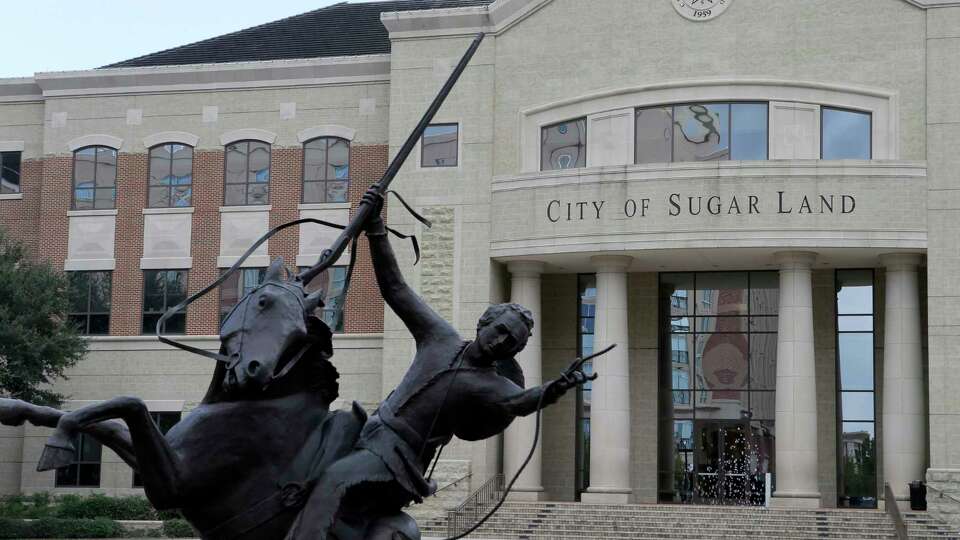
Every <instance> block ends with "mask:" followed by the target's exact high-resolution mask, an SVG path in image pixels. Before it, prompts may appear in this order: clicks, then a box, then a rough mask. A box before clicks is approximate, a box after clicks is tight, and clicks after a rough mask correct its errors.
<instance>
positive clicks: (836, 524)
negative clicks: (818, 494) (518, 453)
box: [421, 502, 960, 540]
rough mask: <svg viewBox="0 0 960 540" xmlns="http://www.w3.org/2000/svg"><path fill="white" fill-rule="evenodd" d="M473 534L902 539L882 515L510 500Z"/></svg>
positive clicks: (951, 534)
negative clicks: (897, 537) (898, 537)
mask: <svg viewBox="0 0 960 540" xmlns="http://www.w3.org/2000/svg"><path fill="white" fill-rule="evenodd" d="M484 510H485V511H486V510H488V509H484ZM483 513H485V512H481V513H480V514H481V515H482V514H483ZM904 517H905V521H906V523H907V528H908V531H909V534H910V538H912V539H918V540H922V539H926V540H933V539H938V540H946V539H951V540H960V535H958V534H957V532H956V531H954V530H952V529H950V528H949V527H947V526H946V525H945V524H943V523H941V522H939V521H937V520H935V519H933V518H932V517H931V516H929V515H927V514H926V513H924V512H907V513H905V516H904ZM421 528H422V530H423V535H424V537H432V538H443V537H446V536H447V534H446V532H447V526H446V520H431V521H428V522H424V523H422V524H421ZM470 536H471V537H473V538H483V539H502V540H546V539H551V540H553V539H557V540H565V539H568V538H569V539H571V540H572V539H577V540H587V539H592V538H596V539H598V540H599V539H603V540H628V539H629V540H641V539H642V540H646V539H654V538H656V539H673V538H677V539H680V538H683V539H696V538H701V537H702V538H711V539H716V538H730V539H734V538H771V539H773V538H776V539H784V540H801V539H814V538H817V539H841V538H848V539H854V538H855V539H859V540H873V539H888V538H895V537H896V534H895V532H894V527H893V522H892V520H891V519H890V517H889V516H888V515H887V514H886V513H885V512H883V511H880V510H841V509H809V510H807V509H788V508H762V507H731V506H719V505H718V506H712V505H709V506H694V505H606V504H581V503H524V502H510V503H507V504H505V505H504V506H503V507H502V508H501V509H500V511H499V512H498V513H497V514H496V515H494V516H493V517H492V518H490V519H489V520H488V521H487V522H486V523H485V524H484V525H483V526H482V527H481V528H480V529H479V530H478V531H476V532H474V533H473V534H471V535H470Z"/></svg>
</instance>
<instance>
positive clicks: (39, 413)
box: [0, 399, 137, 469]
mask: <svg viewBox="0 0 960 540" xmlns="http://www.w3.org/2000/svg"><path fill="white" fill-rule="evenodd" d="M64 414H66V413H64V412H63V411H61V410H58V409H54V408H52V407H42V406H40V405H34V404H32V403H27V402H26V401H21V400H19V399H0V424H3V425H6V426H19V425H21V424H23V423H24V422H30V423H31V424H33V425H35V426H39V427H48V428H55V427H57V422H59V421H60V417H61V416H63V415H64ZM81 431H83V432H84V433H86V434H88V435H90V436H91V437H93V438H94V439H96V440H97V442H99V443H100V444H103V445H104V446H106V447H107V448H110V449H111V450H113V451H114V452H116V453H117V455H118V456H120V459H122V460H123V461H124V462H126V463H127V465H130V466H131V467H133V468H134V469H136V468H137V456H136V454H135V453H134V450H133V443H131V442H130V432H129V431H128V430H127V427H126V426H124V425H123V424H121V423H120V422H100V423H97V424H92V425H90V426H87V427H86V428H83V429H82V430H81Z"/></svg>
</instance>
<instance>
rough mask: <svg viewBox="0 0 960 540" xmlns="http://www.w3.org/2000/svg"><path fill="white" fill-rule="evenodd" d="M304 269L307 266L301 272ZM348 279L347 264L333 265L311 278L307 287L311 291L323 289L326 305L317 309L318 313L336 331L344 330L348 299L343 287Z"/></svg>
mask: <svg viewBox="0 0 960 540" xmlns="http://www.w3.org/2000/svg"><path fill="white" fill-rule="evenodd" d="M303 270H306V267H303V268H301V269H300V271H301V272H302V271H303ZM346 280H347V267H346V266H331V267H330V268H328V269H326V270H324V271H323V272H321V273H320V274H319V275H318V276H317V277H315V278H313V279H312V280H310V283H307V287H306V288H307V292H309V293H313V292H316V291H318V290H319V291H323V295H322V296H323V304H324V306H323V307H322V308H319V309H318V310H317V313H316V315H317V316H318V317H320V319H321V320H322V321H323V322H325V323H327V326H328V327H330V330H332V331H333V332H335V333H341V332H343V319H344V317H343V308H344V305H345V304H346V301H347V297H346V294H344V290H343V287H344V285H345V284H346Z"/></svg>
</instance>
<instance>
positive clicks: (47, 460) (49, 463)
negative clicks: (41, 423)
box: [37, 430, 77, 472]
mask: <svg viewBox="0 0 960 540" xmlns="http://www.w3.org/2000/svg"><path fill="white" fill-rule="evenodd" d="M76 456H77V449H76V448H74V446H73V437H68V436H67V435H66V434H64V433H63V432H62V431H60V430H57V431H55V432H54V433H53V435H51V436H50V438H49V439H47V444H46V445H45V446H44V447H43V454H41V455H40V462H39V463H38V464H37V471H38V472H43V471H49V470H52V469H59V468H60V467H66V466H68V465H70V464H71V463H73V462H74V461H76Z"/></svg>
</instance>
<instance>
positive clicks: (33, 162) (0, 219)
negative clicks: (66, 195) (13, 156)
mask: <svg viewBox="0 0 960 540" xmlns="http://www.w3.org/2000/svg"><path fill="white" fill-rule="evenodd" d="M42 184H43V161H42V160H39V159H25V160H23V162H21V163H20V192H21V193H22V194H23V198H22V199H9V200H2V201H0V229H3V230H4V231H6V233H7V234H8V235H9V236H10V237H11V238H13V239H14V240H17V241H19V242H21V243H23V245H24V246H26V248H27V249H28V250H29V251H30V253H31V254H33V255H34V256H36V249H37V241H38V240H39V238H38V236H37V234H38V232H39V227H40V225H39V224H40V191H41V187H42Z"/></svg>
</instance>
